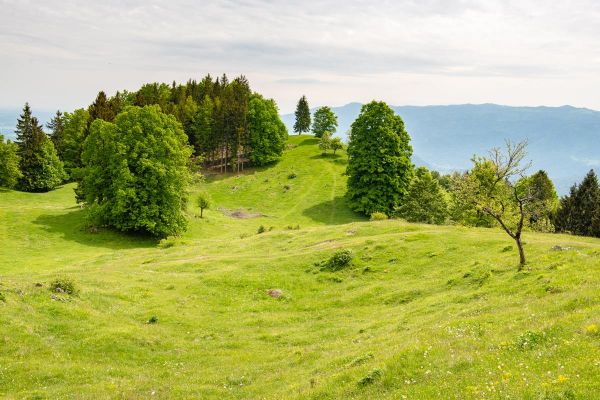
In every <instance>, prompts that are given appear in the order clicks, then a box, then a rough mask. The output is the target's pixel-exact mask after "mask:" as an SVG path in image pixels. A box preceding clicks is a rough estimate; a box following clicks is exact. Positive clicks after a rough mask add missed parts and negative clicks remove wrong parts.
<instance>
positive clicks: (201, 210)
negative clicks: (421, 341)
mask: <svg viewBox="0 0 600 400" xmlns="http://www.w3.org/2000/svg"><path fill="white" fill-rule="evenodd" d="M203 213H204V208H201V209H200V218H203V217H202V214H203Z"/></svg>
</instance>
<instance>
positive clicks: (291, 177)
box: [288, 172, 298, 179]
mask: <svg viewBox="0 0 600 400" xmlns="http://www.w3.org/2000/svg"><path fill="white" fill-rule="evenodd" d="M297 176H298V175H296V173H295V172H292V173H291V174H289V175H288V179H295V178H296V177H297Z"/></svg>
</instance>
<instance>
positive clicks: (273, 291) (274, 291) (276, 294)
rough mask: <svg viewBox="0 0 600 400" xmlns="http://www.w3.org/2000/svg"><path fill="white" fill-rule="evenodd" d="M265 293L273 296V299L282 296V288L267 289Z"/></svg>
mask: <svg viewBox="0 0 600 400" xmlns="http://www.w3.org/2000/svg"><path fill="white" fill-rule="evenodd" d="M267 294H268V295H269V296H271V297H273V298H274V299H278V298H280V297H281V296H283V290H281V289H269V290H267Z"/></svg>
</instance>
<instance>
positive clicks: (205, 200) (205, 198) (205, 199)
mask: <svg viewBox="0 0 600 400" xmlns="http://www.w3.org/2000/svg"><path fill="white" fill-rule="evenodd" d="M211 203H212V200H211V198H210V195H209V194H208V193H200V194H199V195H198V200H197V204H198V207H199V208H200V218H203V214H204V210H205V209H208V208H210V206H211Z"/></svg>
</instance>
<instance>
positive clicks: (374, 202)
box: [346, 101, 413, 215]
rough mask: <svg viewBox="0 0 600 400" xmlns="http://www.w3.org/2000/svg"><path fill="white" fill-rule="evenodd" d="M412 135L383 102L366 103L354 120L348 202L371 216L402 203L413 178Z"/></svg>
mask: <svg viewBox="0 0 600 400" xmlns="http://www.w3.org/2000/svg"><path fill="white" fill-rule="evenodd" d="M409 142H410V136H409V135H408V133H407V132H406V130H405V128H404V122H403V121H402V118H400V116H398V115H396V114H395V113H394V111H393V110H392V109H391V108H390V107H388V105H387V104H385V103H384V102H377V101H373V102H371V103H369V104H365V105H364V106H363V107H362V109H361V111H360V115H359V116H358V118H357V119H356V120H355V121H354V122H353V123H352V128H351V132H350V143H349V144H348V167H347V170H346V174H347V175H348V193H347V197H348V205H349V206H350V208H351V209H353V210H354V211H357V212H360V213H363V214H366V215H371V214H372V213H374V212H382V213H385V214H388V215H389V214H391V213H392V212H393V211H394V209H395V208H396V207H398V206H400V205H401V204H402V200H403V199H404V196H405V195H406V193H407V191H408V187H409V184H410V181H411V177H412V168H413V167H412V163H411V160H410V157H411V155H412V147H411V146H410V144H409Z"/></svg>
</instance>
